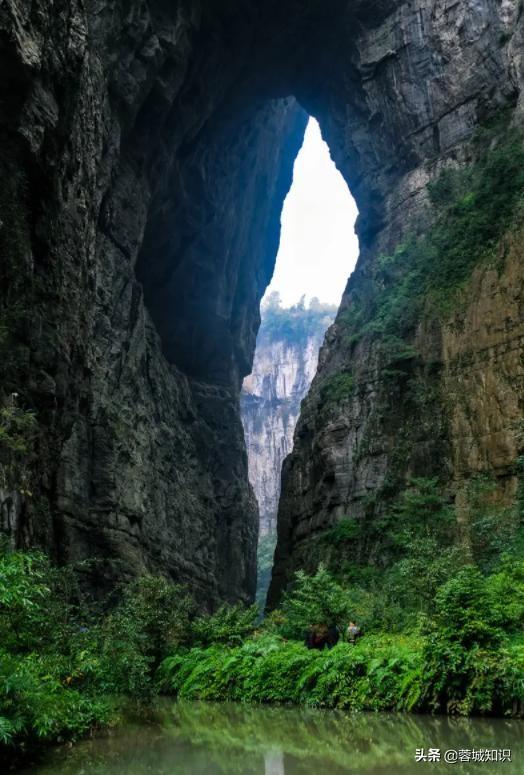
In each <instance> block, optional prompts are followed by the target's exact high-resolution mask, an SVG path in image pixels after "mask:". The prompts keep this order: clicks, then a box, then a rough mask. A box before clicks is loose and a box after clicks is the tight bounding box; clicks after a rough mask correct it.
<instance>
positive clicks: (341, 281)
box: [266, 118, 358, 307]
mask: <svg viewBox="0 0 524 775" xmlns="http://www.w3.org/2000/svg"><path fill="white" fill-rule="evenodd" d="M357 214H358V210H357V207H356V205H355V202H354V200H353V197H352V196H351V194H350V193H349V189H348V187H347V185H346V183H345V181H344V179H343V178H342V175H341V174H340V173H339V172H338V170H337V168H336V167H335V164H334V163H333V162H332V160H331V157H330V155H329V149H328V146H327V145H326V143H325V142H324V141H323V140H322V136H321V134H320V127H319V125H318V123H317V122H316V121H315V119H313V118H310V120H309V124H308V126H307V129H306V135H305V138H304V145H303V146H302V148H301V150H300V152H299V154H298V156H297V159H296V162H295V167H294V171H293V184H292V186H291V189H290V191H289V194H288V195H287V197H286V200H285V202H284V209H283V210H282V233H281V237H280V247H279V251H278V256H277V261H276V268H275V273H274V275H273V279H272V281H271V285H270V286H269V288H268V289H267V292H266V293H271V292H272V291H279V293H280V295H281V297H282V303H283V305H284V306H285V307H288V306H290V305H292V304H295V303H296V302H297V301H298V300H299V299H300V297H301V296H302V294H306V298H307V299H308V300H309V299H310V298H311V297H312V296H318V298H319V299H320V301H323V302H330V303H336V304H339V303H340V297H341V296H342V292H343V291H344V288H345V287H346V282H347V279H348V277H349V275H350V274H351V272H352V271H353V268H354V266H355V262H356V260H357V256H358V240H357V238H356V236H355V233H354V228H353V227H354V223H355V219H356V217H357Z"/></svg>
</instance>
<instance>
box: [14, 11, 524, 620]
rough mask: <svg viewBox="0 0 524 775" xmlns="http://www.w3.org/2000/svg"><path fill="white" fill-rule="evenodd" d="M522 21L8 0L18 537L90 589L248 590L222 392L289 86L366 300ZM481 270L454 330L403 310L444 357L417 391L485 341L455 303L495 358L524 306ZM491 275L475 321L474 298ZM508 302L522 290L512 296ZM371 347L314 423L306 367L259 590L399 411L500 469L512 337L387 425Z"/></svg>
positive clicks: (492, 91) (513, 99) (336, 503)
mask: <svg viewBox="0 0 524 775" xmlns="http://www.w3.org/2000/svg"><path fill="white" fill-rule="evenodd" d="M522 43H523V41H522V19H521V13H520V3H519V2H518V0H504V2H500V1H499V0H476V2H474V3H458V2H449V1H448V0H439V2H435V0H409V2H408V0H378V2H375V3H373V4H370V3H369V2H368V0H354V1H353V2H345V1H344V2H342V0H323V1H322V2H320V0H313V2H304V1H303V0H285V1H282V0H279V2H276V0H268V2H265V3H263V4H261V3H256V2H254V0H231V2H227V3H213V2H209V0H178V2H177V1H176V0H173V1H172V2H166V0H130V1H129V2H125V3H124V2H121V1H120V0H116V2H115V1H113V0H96V1H95V0H88V1H87V2H80V0H69V1H68V2H65V1H64V0H58V1H57V2H54V3H52V4H50V3H49V2H47V0H34V1H33V2H31V3H27V2H22V0H6V1H5V2H4V3H3V5H2V8H1V9H0V66H1V69H2V72H3V73H4V74H5V77H4V78H2V82H1V84H0V105H1V112H0V140H1V142H0V149H1V150H0V165H1V170H2V181H3V182H4V181H5V185H3V187H2V192H1V193H0V208H1V213H0V222H1V223H0V243H1V251H2V255H1V262H0V273H1V291H0V315H1V323H2V326H1V327H0V331H1V334H0V346H1V348H2V353H1V355H2V372H1V374H0V382H1V385H0V389H1V392H2V397H3V400H7V397H8V395H9V394H10V393H12V392H16V393H18V398H17V401H18V403H19V405H20V406H23V407H26V408H28V409H32V410H34V411H35V412H36V415H37V420H38V427H39V432H38V435H37V440H36V442H35V445H34V451H33V455H32V457H31V458H30V459H29V460H28V461H27V465H28V467H29V470H30V480H31V482H30V484H31V486H30V488H29V487H27V486H24V487H20V486H17V482H16V481H14V480H13V478H12V476H11V474H12V472H13V470H14V469H13V470H11V469H9V471H10V472H11V473H9V472H8V473H9V475H5V476H3V477H2V480H1V482H0V485H1V488H2V496H1V499H2V506H1V514H2V520H3V527H4V529H5V530H6V531H7V532H8V533H9V534H10V535H11V536H12V538H13V541H14V542H15V543H17V544H18V545H22V546H27V545H34V544H38V545H42V546H44V547H46V548H47V549H48V550H49V551H50V552H51V553H52V554H53V555H54V556H55V557H56V558H58V559H59V560H61V561H68V560H69V561H71V560H80V559H85V558H94V557H96V558H98V560H99V563H98V565H97V566H96V567H95V566H93V567H95V570H94V571H93V573H92V581H93V583H94V584H95V586H97V587H103V586H104V585H105V583H107V584H110V583H113V582H114V580H115V579H117V578H123V577H124V578H125V577H127V576H129V575H133V574H136V573H139V572H142V571H143V570H145V569H149V570H154V571H161V572H164V573H166V574H168V575H170V576H171V577H173V578H175V579H178V580H180V581H184V582H186V583H188V584H190V585H191V586H192V588H193V589H194V591H195V593H196V594H197V595H198V597H199V598H200V599H201V600H202V602H203V603H205V604H207V605H215V604H216V603H217V602H218V601H219V600H222V599H228V600H237V599H250V598H251V597H252V595H253V593H254V587H255V549H256V532H257V531H256V527H257V526H256V506H255V503H254V499H253V495H252V492H251V490H250V488H249V485H248V481H247V458H246V454H245V447H244V441H243V436H242V427H241V423H240V416H239V400H238V396H239V391H240V385H241V381H242V378H243V376H245V375H246V374H248V373H249V371H250V369H251V362H252V357H253V350H254V344H255V337H256V332H257V328H258V324H259V313H258V304H259V301H260V298H261V296H262V294H263V292H264V289H265V287H266V285H267V284H268V282H269V279H270V277H271V274H272V269H273V262H274V257H275V253H276V248H277V243H278V234H279V214H280V210H281V205H282V201H283V198H284V196H285V194H286V191H287V189H288V187H289V184H290V178H291V168H292V163H293V159H294V156H295V155H296V152H297V150H298V148H299V145H300V142H301V138H302V133H303V130H304V124H305V120H306V117H305V115H304V113H303V112H302V110H301V109H300V108H299V107H298V105H297V102H295V100H297V101H298V103H299V104H300V105H301V106H302V108H303V109H305V110H306V111H308V112H309V113H311V114H312V115H314V116H315V117H316V118H318V119H319V122H320V125H321V127H322V131H323V134H324V136H325V139H326V140H327V141H328V143H329V145H330V148H331V152H332V155H333V158H334V160H335V161H336V163H337V166H338V167H339V169H340V171H341V172H342V174H343V175H344V177H345V179H346V180H347V181H348V184H349V185H350V187H351V190H352V193H353V195H354V196H355V198H356V200H357V204H358V206H359V210H360V212H361V217H360V221H359V234H360V237H361V248H362V255H361V257H360V261H359V266H358V268H357V271H356V272H355V274H354V276H353V278H352V280H351V283H350V286H349V288H348V292H347V294H346V296H345V298H344V301H343V308H344V309H345V308H346V307H348V305H349V304H350V302H351V298H352V296H353V295H355V294H356V295H358V296H359V298H362V297H365V296H366V294H369V295H370V298H371V296H372V294H373V292H374V291H373V288H372V287H371V286H370V283H369V280H370V277H371V276H372V273H373V267H374V264H375V262H376V260H377V257H378V256H379V255H380V253H381V252H384V251H385V252H388V251H391V250H393V249H394V248H395V246H396V245H398V243H399V242H400V241H401V240H402V238H403V235H404V234H406V233H407V232H408V231H410V230H411V229H412V228H413V226H414V225H415V226H416V228H418V229H419V230H422V229H424V228H425V224H426V223H427V222H428V220H430V216H428V215H427V214H426V202H427V196H426V186H427V184H428V182H429V181H430V180H432V179H433V178H434V177H435V176H436V174H437V171H438V170H439V169H440V168H441V167H442V166H443V165H445V164H447V163H451V162H453V163H454V164H461V163H463V162H464V161H466V160H467V157H468V154H469V143H470V139H471V137H472V136H473V134H474V132H475V130H476V128H477V126H478V125H479V123H481V122H484V121H486V120H489V119H490V118H491V117H493V116H495V115H496V114H498V113H500V111H501V110H503V109H507V110H508V111H509V112H510V113H511V112H513V116H514V121H520V116H521V115H522V111H521V105H522V100H521V93H522V92H521V85H522V56H521V52H522V50H523V45H522ZM515 252H516V253H517V254H518V246H516V247H515ZM508 271H509V270H508ZM512 272H513V274H514V273H515V272H517V270H516V268H515V269H514V270H512ZM510 275H511V276H513V275H512V274H511V272H510ZM510 275H508V276H510ZM476 282H477V289H478V291H479V293H481V296H482V298H477V299H474V298H473V297H472V298H471V304H470V305H466V306H465V307H464V310H463V311H464V314H465V317H464V321H463V322H464V331H465V332H466V336H465V337H463V338H461V339H460V341H459V340H458V338H457V337H456V336H454V335H453V333H452V331H451V329H450V330H448V328H447V327H446V325H444V321H440V323H441V325H440V324H438V325H436V326H434V327H433V328H431V329H430V330H428V331H425V329H424V325H423V324H422V323H421V328H420V332H419V333H418V334H417V336H420V337H422V339H421V345H422V346H423V351H424V353H425V358H426V361H427V362H428V363H429V359H430V354H434V356H435V357H434V359H433V360H434V362H435V363H437V364H440V363H441V364H447V363H448V361H447V360H445V358H446V357H447V356H446V353H448V354H449V356H450V358H452V354H453V353H455V355H456V356H457V357H456V358H455V360H454V367H453V368H454V369H455V371H454V372H452V370H451V371H450V370H446V368H447V367H446V368H439V367H436V368H435V370H434V371H433V372H431V379H432V380H434V384H433V386H432V394H433V393H438V391H439V390H440V391H441V392H443V391H444V385H445V391H447V392H449V390H450V389H451V387H452V385H451V387H450V383H449V380H450V379H456V380H460V379H461V378H462V375H464V374H465V371H464V370H463V366H462V365H461V363H462V362H463V361H461V358H462V355H461V353H460V352H459V350H460V348H461V347H464V346H466V344H465V343H467V342H468V341H470V342H471V343H472V345H471V346H472V347H473V350H471V352H473V353H475V354H478V352H479V351H477V349H475V348H477V344H476V343H477V337H476V336H475V334H474V331H475V328H474V327H475V326H478V327H479V331H484V333H485V336H486V342H488V340H489V342H488V344H487V345H486V346H487V347H489V348H491V350H489V352H492V353H493V357H491V356H489V358H488V360H490V363H492V364H493V363H494V358H495V354H497V359H498V358H499V354H500V357H502V353H503V352H505V348H506V350H508V348H509V349H511V347H513V346H515V348H516V349H517V350H518V346H517V344H515V343H514V345H513V344H512V345H511V347H510V345H509V344H508V343H509V342H514V339H513V338H512V337H513V334H511V331H514V332H515V331H517V330H518V326H519V325H520V318H519V320H515V321H513V322H511V324H510V323H507V322H506V323H502V319H503V315H502V313H501V312H500V309H499V308H498V306H497V303H500V302H502V299H503V298H505V294H507V293H511V291H509V290H508V291H504V290H503V289H504V288H506V287H507V286H505V285H504V284H502V285H499V284H498V281H496V280H495V279H494V278H493V277H491V279H490V278H481V277H480V276H479V277H478V278H477V281H476ZM490 289H491V290H490ZM488 296H489V297H490V298H491V302H490V303H491V305H492V307H490V309H491V312H490V313H489V314H490V315H492V319H493V321H494V322H493V326H492V327H491V328H490V330H489V331H487V330H486V329H485V324H484V323H482V324H481V323H480V322H479V321H478V318H477V315H476V313H475V309H477V310H478V311H480V310H484V309H488V307H489V304H488ZM497 298H498V299H499V302H497V301H496V299H497ZM512 303H513V305H514V306H513V309H515V310H519V312H518V314H520V305H521V301H520V295H519V293H518V292H517V296H516V297H515V299H514V300H513V302H512ZM475 305H477V306H476V307H475ZM515 314H517V312H515ZM468 327H469V328H468ZM6 332H7V333H6ZM342 338H343V337H342V336H341V335H340V334H339V328H338V324H335V326H334V328H333V329H332V331H331V334H330V336H329V339H328V343H327V345H326V347H325V349H324V352H323V355H322V358H321V370H322V371H323V373H324V374H326V373H328V372H331V371H333V372H335V371H336V370H339V371H340V369H343V368H344V362H345V359H346V358H347V353H346V349H345V345H344V346H343V347H342V346H341V340H342ZM469 352H470V351H468V358H470V355H469ZM374 353H375V349H374V342H373V338H372V337H371V338H370V339H368V340H367V341H366V342H364V343H361V344H360V345H359V347H358V348H357V350H356V353H354V354H353V355H352V356H351V358H352V363H353V366H354V371H355V372H357V373H358V372H359V371H361V372H363V371H364V369H366V370H367V372H369V377H368V378H367V384H368V388H367V389H366V391H365V396H364V395H363V397H362V398H361V399H359V400H358V402H357V401H356V400H355V402H353V404H352V408H351V409H349V410H348V408H347V407H346V406H345V407H344V409H343V411H342V410H341V412H340V416H339V417H338V419H335V418H334V416H333V415H330V417H331V419H330V420H329V423H328V424H325V423H324V420H323V419H322V417H321V416H320V414H319V412H318V411H317V408H318V407H317V408H316V403H315V398H314V396H315V394H316V393H315V389H314V390H313V393H312V396H313V397H312V398H311V400H310V401H309V402H308V406H307V409H306V411H305V413H304V419H303V421H302V423H301V425H300V427H299V428H298V431H297V435H296V449H295V452H294V454H293V456H292V459H291V461H290V462H289V464H288V466H287V472H286V478H285V487H284V499H283V506H282V512H281V518H280V522H281V525H280V528H279V529H280V537H279V548H278V552H277V558H278V560H277V566H276V572H275V578H274V586H273V590H272V595H273V599H274V600H276V599H277V598H278V595H279V592H280V590H281V588H282V585H283V584H284V583H285V580H286V578H287V577H288V576H289V573H290V572H291V570H292V568H293V567H295V566H296V565H297V563H299V562H300V561H301V559H300V558H301V552H302V554H303V553H304V552H303V551H302V549H301V548H300V547H302V548H305V547H306V546H307V538H308V536H309V535H310V534H311V533H312V532H314V531H315V530H316V529H317V527H318V526H319V525H321V524H323V523H329V522H330V521H332V520H333V519H335V518H337V515H338V514H339V513H340V512H342V511H345V510H346V509H347V508H348V507H349V506H350V505H352V504H354V503H356V502H362V498H363V496H364V495H366V494H369V493H370V492H373V491H375V490H376V489H377V488H380V486H381V482H382V481H383V478H384V476H385V472H386V471H387V469H388V466H389V462H390V460H391V456H392V454H393V451H394V449H395V439H398V437H399V434H401V433H402V429H403V428H405V427H417V428H419V429H420V439H419V443H418V446H417V449H419V450H420V460H435V459H436V457H437V455H440V456H441V457H442V458H443V459H444V460H445V468H447V469H448V476H449V477H450V478H453V477H455V476H458V474H459V472H460V476H462V477H465V476H468V475H469V472H470V471H471V470H472V469H475V470H476V469H478V467H479V466H492V465H494V462H493V461H495V459H496V460H497V461H498V462H497V471H502V470H503V469H504V468H505V467H506V468H507V465H509V462H508V461H509V458H510V457H511V455H513V452H514V446H515V445H514V443H513V442H512V441H511V438H512V437H511V432H512V431H511V426H512V425H513V424H514V423H515V421H516V419H517V415H518V419H520V414H521V413H522V406H521V404H520V400H519V399H518V398H517V397H516V396H515V397H511V396H509V395H507V391H508V390H509V391H516V390H517V388H516V387H515V383H514V381H515V380H518V373H516V370H518V369H520V365H519V364H520V361H519V355H518V354H517V356H516V357H513V356H511V357H510V356H509V355H507V353H506V355H505V356H504V359H505V360H504V364H505V365H504V369H505V372H504V373H506V372H507V379H505V380H504V382H501V377H500V374H499V370H498V368H497V365H496V364H495V365H491V366H490V369H491V372H490V373H491V374H492V378H490V379H489V380H488V379H487V376H486V375H487V374H488V371H487V366H486V365H485V364H486V361H485V360H484V361H483V360H482V358H481V357H480V354H478V357H476V355H475V357H474V358H473V362H474V363H475V364H477V366H476V367H475V368H477V369H478V372H477V373H478V375H479V378H478V379H479V380H480V382H481V383H482V385H484V386H485V387H484V388H483V389H485V391H486V392H485V396H484V394H481V393H482V391H481V390H480V388H478V389H477V391H476V396H477V397H476V398H475V397H474V396H475V391H473V392H472V393H471V402H470V403H469V404H468V406H467V407H466V405H465V404H464V403H461V402H456V403H455V404H454V406H455V408H456V412H455V415H454V419H453V418H447V417H446V418H445V422H444V421H443V422H435V419H434V416H431V418H429V415H428V416H426V415H425V414H424V412H422V413H421V412H420V411H419V410H417V409H413V408H411V409H409V410H408V408H407V407H405V411H404V412H403V413H402V412H400V413H392V412H389V415H388V416H389V418H390V420H391V422H389V424H388V423H387V422H382V421H380V422H379V421H378V420H377V412H375V409H377V400H378V399H379V398H380V396H381V395H382V393H383V391H382V389H381V385H382V382H381V380H382V376H381V372H380V368H379V364H378V362H377V360H376V358H375V355H374ZM432 357H433V356H432ZM453 357H455V356H453ZM512 357H513V360H512ZM443 359H444V360H443ZM468 362H471V359H470V361H468ZM497 362H498V361H497ZM449 363H451V360H450V361H449ZM483 364H484V365H483ZM352 368H353V367H352ZM473 372H474V370H472V369H471V368H470V367H469V366H468V375H471V374H473ZM452 373H454V374H455V375H456V377H453V378H452V377H451V374H452ZM485 376H486V380H485V379H484V377H485ZM428 378H429V377H428ZM445 379H448V382H445ZM472 379H473V377H472ZM364 381H365V380H364V376H363V374H362V379H360V382H362V383H364ZM452 384H454V383H452ZM475 384H477V383H476V382H475ZM445 391H444V392H445ZM502 392H504V399H503V400H502V397H501V395H502ZM499 399H500V400H499ZM493 402H496V403H499V405H500V406H501V407H502V406H503V405H504V407H505V409H504V411H503V410H502V409H501V410H500V412H496V413H495V414H494V415H493V417H492V425H490V428H491V427H492V428H493V429H495V428H496V429H497V430H496V433H497V434H498V435H497V439H498V441H497V450H498V451H497V455H494V454H492V448H491V446H490V442H488V441H487V440H486V439H488V438H491V435H490V434H491V431H489V432H488V434H487V436H486V432H485V430H484V429H483V425H482V423H483V421H484V419H485V418H484V417H483V416H479V417H478V418H476V417H475V416H474V415H471V412H473V413H475V412H480V411H481V407H483V406H484V407H485V406H487V405H488V404H489V405H492V404H493ZM460 407H462V409H461V408H460ZM386 411H387V412H388V411H389V410H388V409H387V407H386ZM417 412H418V414H417ZM506 412H509V414H506ZM370 418H374V419H373V421H372V422H371V420H370ZM490 422H491V421H490ZM364 431H366V433H365V436H366V443H365V444H363V445H361V446H360V452H359V463H358V466H355V464H354V460H353V458H352V454H353V453H352V449H353V441H352V440H354V439H357V440H358V439H360V438H361V437H362V434H363V433H364ZM467 438H470V439H471V440H470V441H469V442H465V441H463V440H464V439H467ZM461 440H462V441H461ZM488 447H489V449H490V452H489V454H488ZM464 449H467V450H471V449H475V450H477V452H475V454H474V455H473V456H471V455H469V453H468V454H465V453H464V452H463V450H464ZM479 461H481V462H479ZM412 467H413V466H412ZM25 482H26V479H24V483H25ZM18 485H19V483H18Z"/></svg>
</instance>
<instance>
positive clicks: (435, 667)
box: [161, 479, 524, 715]
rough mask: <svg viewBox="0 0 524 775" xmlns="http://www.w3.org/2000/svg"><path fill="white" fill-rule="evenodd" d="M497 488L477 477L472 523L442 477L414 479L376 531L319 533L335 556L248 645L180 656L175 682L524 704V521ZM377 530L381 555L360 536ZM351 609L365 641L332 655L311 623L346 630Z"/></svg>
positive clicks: (372, 705)
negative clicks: (482, 528) (496, 500)
mask: <svg viewBox="0 0 524 775" xmlns="http://www.w3.org/2000/svg"><path fill="white" fill-rule="evenodd" d="M490 492H491V490H490V488H489V487H488V486H487V484H486V483H485V482H483V481H481V482H479V483H477V485H475V486H474V485H472V492H471V499H472V504H474V507H475V510H476V511H475V513H476V514H478V518H474V517H473V515H471V519H470V522H469V526H468V529H466V528H465V527H464V526H463V525H461V526H460V529H459V526H458V523H457V519H456V515H455V512H454V509H453V508H452V507H451V505H450V503H449V501H448V499H447V498H446V496H445V495H444V494H443V493H442V492H441V488H440V486H439V483H438V481H437V480H435V479H415V480H413V481H412V482H411V487H410V488H409V489H408V490H407V491H406V492H405V493H403V494H402V495H401V496H399V497H398V498H397V500H396V501H395V502H394V504H393V505H392V507H391V511H390V512H389V513H388V514H385V515H384V517H383V518H382V520H381V522H380V524H379V525H374V527H373V528H372V529H371V528H370V527H368V526H366V524H365V522H364V523H360V524H359V521H357V520H355V519H351V518H345V519H343V520H341V521H340V522H339V523H338V524H337V525H335V526H334V527H332V528H330V529H329V530H327V531H324V533H323V534H322V535H321V537H320V539H319V540H318V543H317V547H316V550H317V551H318V552H319V556H324V557H327V561H328V567H326V566H324V565H322V564H320V565H319V567H318V570H317V571H316V572H314V573H312V574H309V575H308V574H307V573H305V572H304V571H299V572H298V573H297V574H296V575H295V580H294V582H293V584H292V585H291V586H290V588H289V589H288V591H287V593H286V594H285V596H284V598H283V601H282V605H281V608H280V610H278V611H274V612H272V614H271V615H270V616H269V617H268V618H267V619H266V620H265V622H264V623H263V624H262V625H261V626H259V627H258V629H255V628H254V629H253V632H252V636H251V637H250V638H249V639H247V640H245V641H244V642H243V643H242V644H239V645H236V646H233V647H230V648H227V649H224V647H223V646H219V645H217V644H216V643H215V644H211V645H210V646H208V647H207V648H193V649H189V651H183V652H180V651H179V652H177V653H176V654H175V655H173V656H172V657H169V658H168V659H167V660H165V662H164V663H163V665H162V668H161V675H162V680H163V685H164V687H165V688H167V689H169V690H171V691H173V692H175V693H176V694H177V696H180V697H183V698H187V699H196V698H200V699H206V700H216V699H230V700H243V701H246V700H247V701H252V702H284V703H303V704H309V705H318V706H322V707H341V708H349V709H358V710H362V709H367V710H412V711H429V712H433V711H437V712H448V713H456V714H461V715H468V714H506V713H509V714H511V713H514V712H516V711H517V710H518V708H519V707H520V709H522V702H523V701H524V642H523V641H522V634H521V633H522V624H523V620H524V562H523V560H522V554H521V553H520V550H519V546H520V542H519V536H520V535H521V528H520V527H519V526H520V522H519V518H518V513H517V511H518V510H517V509H508V508H502V507H500V506H498V507H496V506H495V505H492V506H488V505H487V503H486V497H487V495H489V494H490ZM488 500H489V498H488ZM487 512H489V515H490V520H491V521H490V522H489V524H490V525H491V532H490V535H489V536H487V535H486V534H484V536H483V538H482V540H481V541H480V539H479V546H480V547H481V550H480V551H478V552H477V550H475V549H472V548H471V547H472V545H473V543H474V540H473V539H474V537H475V535H476V534H477V531H478V522H479V520H480V521H483V522H484V521H485V520H486V518H487V517H486V513H487ZM497 515H498V518H499V519H498V521H497ZM377 540H379V541H381V543H380V548H379V549H377V550H376V551H378V554H379V557H381V558H382V559H381V560H377V559H375V560H374V562H373V563H372V564H369V563H368V559H367V558H368V556H369V554H368V550H367V549H366V550H365V551H364V552H363V553H362V554H361V555H359V552H358V550H357V546H358V545H360V544H362V541H364V546H366V542H368V548H369V547H371V545H372V544H373V543H374V542H376V541H377ZM311 551H315V549H314V548H312V549H311ZM488 555H489V558H490V559H489V562H485V559H484V558H486V557H487V556H488ZM350 620H354V621H356V622H358V623H359V624H360V625H361V627H362V628H363V631H364V636H363V637H362V638H361V639H360V640H359V641H358V642H357V644H356V645H355V646H352V645H350V644H347V643H343V642H341V643H339V644H338V645H337V646H336V647H335V648H333V649H332V650H326V651H320V652H319V651H309V650H308V649H306V648H305V646H304V645H303V639H304V636H305V633H306V631H307V629H308V627H309V625H311V624H315V623H322V624H324V625H326V626H333V625H335V626H337V627H338V628H339V631H340V632H341V633H344V631H345V628H346V627H347V623H348V621H350Z"/></svg>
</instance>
